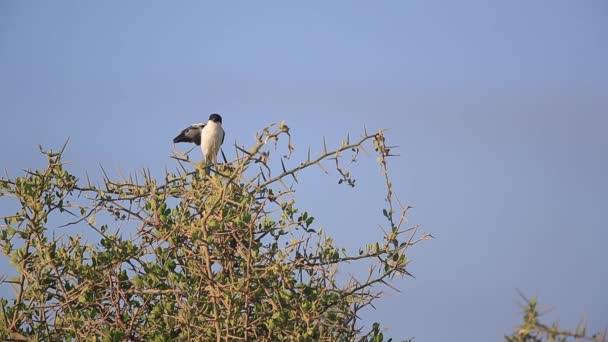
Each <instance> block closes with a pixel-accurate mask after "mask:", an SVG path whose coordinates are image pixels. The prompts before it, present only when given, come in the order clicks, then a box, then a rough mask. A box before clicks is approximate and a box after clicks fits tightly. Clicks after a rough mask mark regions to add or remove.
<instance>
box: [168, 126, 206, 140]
mask: <svg viewBox="0 0 608 342" xmlns="http://www.w3.org/2000/svg"><path fill="white" fill-rule="evenodd" d="M203 127H205V124H204V123H199V124H194V125H192V126H190V127H188V128H186V129H184V130H183V131H182V132H181V133H180V134H179V135H178V136H176V137H175V138H173V143H180V142H189V143H195V144H197V145H200V144H201V131H202V130H203Z"/></svg>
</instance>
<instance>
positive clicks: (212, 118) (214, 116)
mask: <svg viewBox="0 0 608 342" xmlns="http://www.w3.org/2000/svg"><path fill="white" fill-rule="evenodd" d="M209 121H213V122H217V123H222V117H221V116H220V115H219V114H215V113H214V114H211V115H209Z"/></svg>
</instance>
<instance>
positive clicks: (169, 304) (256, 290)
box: [0, 123, 428, 341]
mask: <svg viewBox="0 0 608 342" xmlns="http://www.w3.org/2000/svg"><path fill="white" fill-rule="evenodd" d="M365 146H371V150H373V151H374V152H373V154H375V155H376V156H377V161H378V163H379V165H380V174H381V176H382V177H383V183H384V184H385V188H386V189H385V190H386V198H385V201H386V207H385V209H384V210H383V213H384V216H385V217H386V222H387V224H386V226H385V228H384V229H383V235H384V236H383V238H382V240H380V241H378V242H371V243H368V244H366V245H365V246H362V247H361V248H360V249H359V250H358V251H355V252H354V253H352V252H349V251H347V250H346V249H344V248H340V247H339V246H337V245H336V243H335V242H334V241H333V239H332V238H331V237H330V236H328V235H326V234H325V233H324V232H323V230H322V229H320V228H319V227H318V226H317V225H315V220H314V217H313V216H312V215H311V214H310V213H308V212H306V211H301V210H300V209H299V208H298V207H297V206H296V201H295V196H294V190H295V186H296V185H297V177H298V175H300V174H301V173H302V172H304V171H305V170H307V169H310V168H311V167H316V166H320V167H321V169H322V170H323V171H325V170H326V167H327V166H323V165H324V163H325V164H327V163H328V162H329V163H330V165H334V166H335V168H336V171H337V174H338V175H339V177H340V180H339V182H340V183H343V184H347V185H350V186H353V187H354V186H355V179H354V178H353V177H352V176H351V174H350V171H349V170H348V168H349V166H350V165H351V164H352V163H354V162H356V161H358V159H359V156H360V153H361V152H365V153H370V152H367V151H366V150H365V148H366V147H365ZM64 149H65V146H64V148H63V149H61V150H60V151H58V152H53V151H43V153H44V155H45V156H46V158H47V160H48V165H47V166H46V168H44V169H41V170H35V171H26V172H25V174H24V175H22V176H20V177H17V178H10V177H8V176H7V177H5V178H2V179H1V180H0V197H6V198H10V199H12V201H13V204H15V205H16V207H18V210H17V212H16V214H14V215H6V216H4V217H2V219H3V220H4V224H3V225H2V226H1V230H0V246H1V247H2V251H3V253H4V254H5V255H6V256H8V257H10V262H11V265H12V266H14V268H15V272H16V274H17V276H16V277H14V278H10V279H7V277H4V278H3V279H0V280H2V281H3V283H4V284H5V286H6V285H7V284H9V285H10V286H12V288H13V289H14V291H15V296H14V298H2V299H0V339H3V340H4V339H13V340H103V341H119V340H133V341H142V340H150V341H168V340H181V341H185V340H188V341H189V340H217V341H221V340H285V339H288V338H289V339H292V340H303V341H306V340H309V341H317V340H331V341H336V340H343V341H350V340H362V341H382V340H384V337H383V335H382V331H381V329H380V328H379V325H377V324H374V325H373V327H372V328H371V329H370V330H369V332H367V333H366V332H365V331H364V330H363V329H364V326H363V325H362V323H361V322H360V320H359V319H358V314H359V313H360V312H361V310H362V309H364V308H366V307H368V306H370V305H371V304H372V303H373V302H374V301H375V300H376V299H377V298H379V296H380V295H381V293H382V289H383V288H385V286H389V287H390V285H389V283H390V281H391V280H392V279H393V278H394V277H395V276H399V275H401V276H402V275H408V272H407V270H406V267H407V265H408V262H409V260H408V258H407V256H406V251H407V249H408V248H409V247H410V246H412V245H414V244H416V243H417V242H419V241H420V240H423V239H426V238H428V236H426V235H420V234H419V233H418V229H417V226H412V227H404V225H405V222H406V212H407V210H408V209H409V207H404V206H403V205H401V204H400V203H399V201H398V199H397V197H396V195H395V194H394V193H393V190H392V184H391V182H390V179H389V175H388V171H387V159H388V158H389V157H390V156H391V154H390V149H389V147H388V146H387V145H386V144H385V140H384V133H383V132H382V131H378V132H376V133H373V134H368V133H367V132H365V133H364V135H363V136H362V137H361V138H360V139H359V140H357V141H356V142H350V139H348V138H347V139H346V140H345V141H343V143H342V144H341V146H340V147H338V148H336V149H334V150H328V149H327V148H326V147H325V148H324V150H323V151H322V152H321V153H320V155H319V156H318V157H316V158H312V157H311V156H310V152H309V154H308V158H307V159H306V160H305V161H303V162H301V163H300V164H298V165H297V166H295V167H293V168H288V167H286V164H289V163H290V162H291V160H290V159H289V158H290V156H291V153H292V151H293V149H294V147H293V146H292V144H291V136H290V133H289V128H288V127H287V126H286V125H285V124H283V123H281V124H275V125H271V126H269V127H268V128H266V129H264V130H263V131H262V132H261V133H259V134H257V135H256V141H255V144H254V145H253V147H251V148H250V149H245V148H244V147H240V146H235V155H236V158H235V160H233V161H230V162H226V163H224V164H221V165H217V167H216V170H215V172H213V173H212V175H211V176H208V175H206V173H207V172H206V170H204V169H205V168H204V167H201V166H200V165H195V164H193V163H191V162H190V161H189V159H188V157H187V156H184V155H177V156H175V159H177V161H178V165H179V168H178V169H177V170H176V171H174V172H167V173H166V174H165V176H164V179H162V180H157V179H155V178H153V177H152V176H151V175H150V173H149V172H148V171H145V170H144V172H143V174H142V175H141V176H131V177H127V178H125V179H121V180H112V179H110V177H108V176H107V175H106V176H105V177H104V179H103V182H102V183H101V184H98V185H95V184H94V183H92V182H91V181H89V180H87V181H86V182H83V181H82V180H81V179H79V178H77V177H76V176H74V175H73V174H71V173H70V172H69V171H68V170H67V169H66V164H65V163H64V161H63V160H62V155H63V151H64ZM368 149H369V148H368ZM41 151H42V149H41ZM276 154H281V155H280V156H279V157H275V155H276ZM283 154H284V155H283ZM347 154H349V155H348V157H346V155H347ZM189 165H194V167H193V168H192V167H190V166H189ZM192 170H193V171H192ZM325 172H327V171H325ZM323 191H327V190H325V189H324V190H323ZM320 192H322V191H321V190H320ZM320 195H321V194H320ZM79 229H80V230H81V231H82V232H81V233H75V232H76V231H78V230H79ZM333 229H338V227H332V230H333ZM361 262H364V263H367V264H368V265H370V268H369V272H368V273H367V274H366V275H365V276H358V277H356V276H349V277H346V276H345V275H343V274H341V275H340V276H338V271H339V270H340V269H341V267H343V266H344V265H345V264H346V263H361ZM368 329H369V328H368Z"/></svg>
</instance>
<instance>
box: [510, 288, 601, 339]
mask: <svg viewBox="0 0 608 342" xmlns="http://www.w3.org/2000/svg"><path fill="white" fill-rule="evenodd" d="M522 297H523V298H524V300H525V301H526V305H525V307H524V317H523V322H522V324H521V325H520V326H519V327H518V328H517V330H516V332H515V333H514V334H513V335H511V336H505V339H506V341H507V342H542V341H547V342H566V341H571V340H574V341H594V342H608V339H607V335H606V333H596V334H593V335H589V334H588V333H587V323H586V322H585V321H584V320H583V321H581V322H580V323H579V324H578V326H577V327H576V329H574V330H567V329H562V328H560V327H559V324H558V323H557V322H556V323H553V324H551V325H550V326H549V325H546V324H544V323H542V322H540V320H539V317H540V316H541V313H540V312H539V306H538V302H537V300H536V299H535V298H531V299H527V298H525V297H524V296H523V295H522Z"/></svg>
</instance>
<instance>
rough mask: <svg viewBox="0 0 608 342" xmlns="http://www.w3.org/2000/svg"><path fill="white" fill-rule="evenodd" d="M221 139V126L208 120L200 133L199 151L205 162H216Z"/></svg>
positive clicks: (222, 131)
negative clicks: (201, 151) (202, 154)
mask: <svg viewBox="0 0 608 342" xmlns="http://www.w3.org/2000/svg"><path fill="white" fill-rule="evenodd" d="M223 138H224V130H223V129H222V125H221V124H219V123H217V122H213V121H211V120H209V122H208V123H207V124H206V125H205V127H203V130H202V131H201V150H203V153H204V154H205V158H206V159H207V160H213V161H215V160H216V159H215V157H216V156H217V153H218V152H219V150H220V146H221V145H222V140H223Z"/></svg>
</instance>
